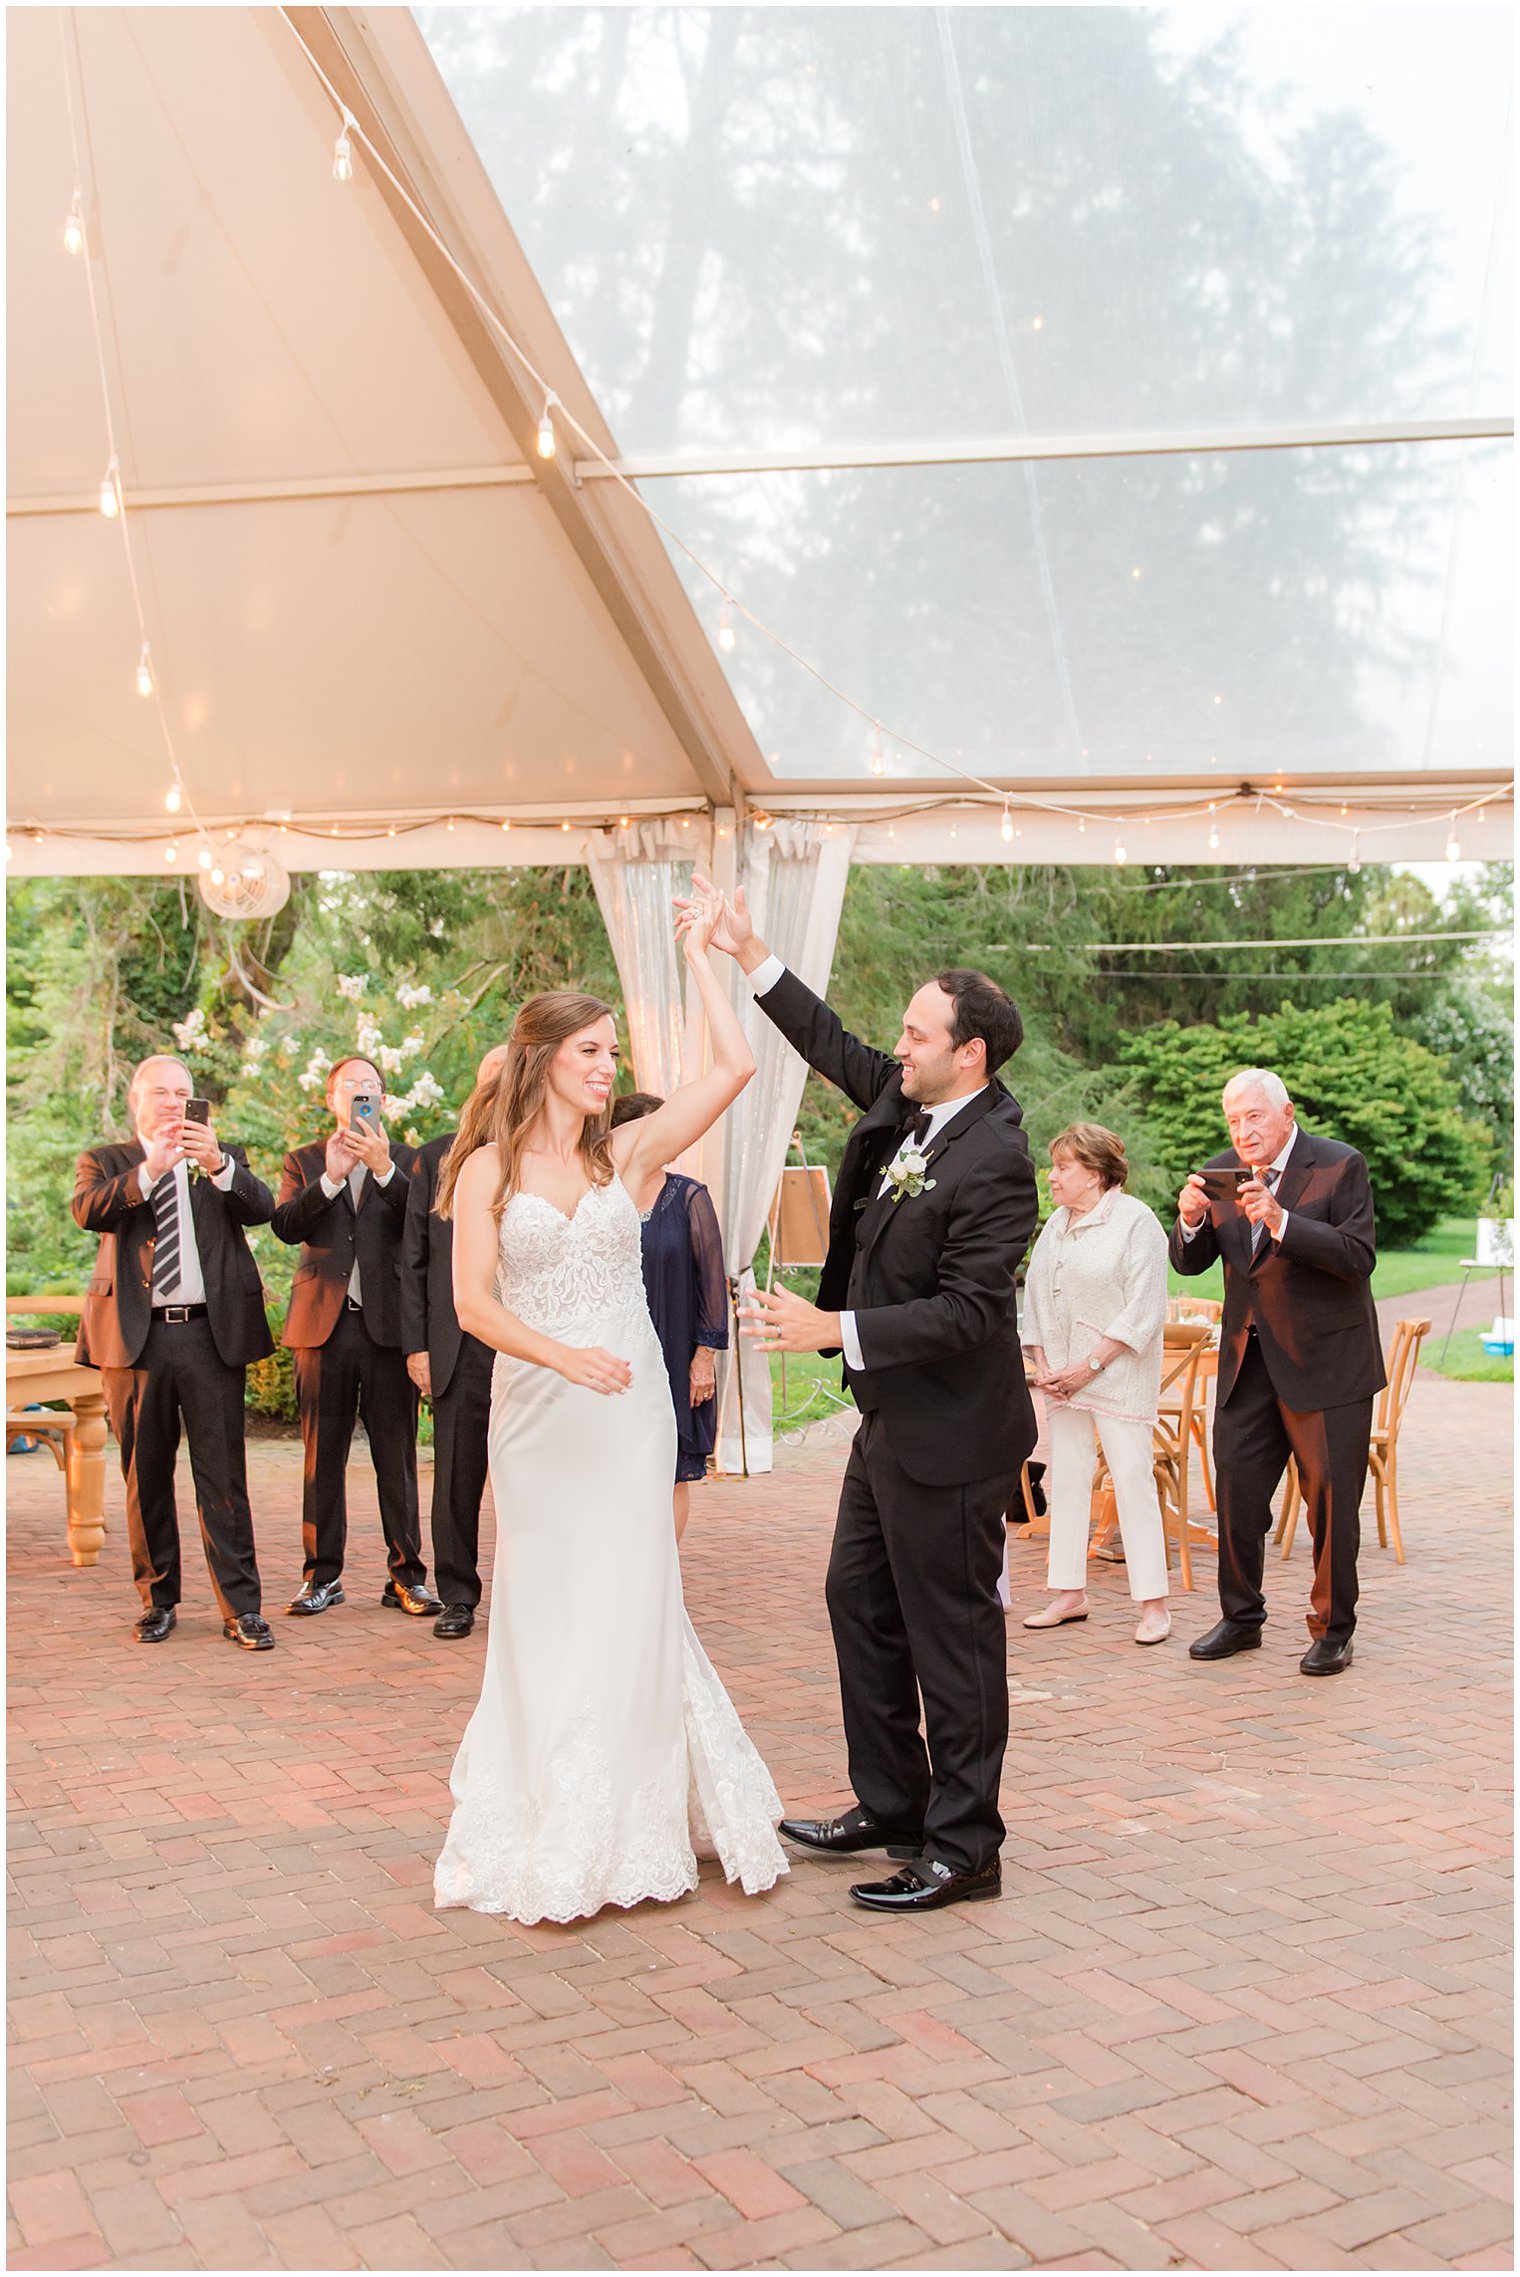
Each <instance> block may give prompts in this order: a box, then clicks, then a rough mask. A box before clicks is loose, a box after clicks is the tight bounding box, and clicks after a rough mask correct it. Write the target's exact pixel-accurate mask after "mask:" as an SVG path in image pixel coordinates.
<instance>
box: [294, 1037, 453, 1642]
mask: <svg viewBox="0 0 1520 2277" xmlns="http://www.w3.org/2000/svg"><path fill="white" fill-rule="evenodd" d="M383 1096H384V1090H383V1086H382V1084H381V1081H380V1073H379V1070H378V1068H376V1067H374V1066H373V1065H372V1064H371V1062H370V1061H369V1060H367V1059H344V1060H339V1062H338V1064H337V1066H336V1067H335V1068H334V1069H333V1070H332V1072H331V1074H330V1075H329V1076H328V1078H327V1104H328V1106H329V1107H330V1108H331V1109H332V1113H333V1129H332V1132H331V1135H330V1136H329V1137H328V1138H327V1139H326V1140H322V1139H318V1140H316V1141H314V1142H313V1144H312V1145H310V1146H300V1147H296V1148H295V1149H294V1150H293V1151H292V1152H291V1153H290V1154H287V1155H286V1157H285V1175H284V1178H283V1181H282V1183H281V1186H280V1200H279V1205H278V1207H277V1208H276V1210H275V1213H274V1230H275V1232H276V1233H277V1234H278V1235H279V1237H280V1239H281V1241H288V1242H291V1243H295V1242H299V1243H300V1244H301V1257H300V1262H299V1264H298V1265H297V1267H296V1277H295V1282H294V1285H293V1287H292V1289H291V1292H290V1310H289V1312H288V1313H287V1315H286V1318H285V1335H284V1342H285V1343H286V1344H287V1345H288V1346H289V1347H290V1348H291V1350H292V1351H293V1352H294V1353H295V1378H296V1399H297V1402H298V1404H299V1406H300V1410H301V1437H302V1439H303V1440H304V1441H305V1444H306V1481H305V1487H304V1490H303V1493H302V1498H301V1537H302V1542H303V1545H304V1549H305V1572H304V1578H303V1580H302V1584H301V1590H300V1594H299V1595H298V1596H297V1597H295V1598H294V1599H293V1600H292V1602H291V1603H290V1604H289V1605H287V1607H286V1608H285V1610H286V1611H287V1612H288V1613H325V1612H326V1611H327V1609H328V1607H329V1606H330V1605H341V1604H342V1603H343V1601H344V1599H343V1581H342V1575H343V1554H344V1550H345V1548H346V1546H347V1541H348V1495H347V1485H346V1472H347V1466H348V1450H349V1447H350V1446H351V1444H352V1442H353V1436H354V1423H355V1420H356V1419H358V1418H362V1420H363V1423H364V1429H365V1434H366V1436H367V1437H368V1439H369V1451H370V1459H371V1460H372V1462H373V1463H374V1466H375V1482H376V1486H377V1488H378V1490H379V1496H380V1523H381V1526H382V1527H383V1529H384V1532H385V1548H386V1561H387V1564H388V1566H389V1569H390V1579H389V1580H388V1581H387V1583H386V1585H385V1590H384V1593H383V1595H382V1596H381V1599H380V1602H381V1604H382V1605H391V1606H394V1607H395V1608H396V1609H397V1610H398V1611H400V1612H403V1613H412V1614H415V1615H417V1616H418V1617H419V1618H420V1617H421V1616H422V1615H424V1614H434V1613H438V1612H440V1611H441V1610H442V1608H441V1606H440V1605H439V1602H438V1600H437V1598H436V1597H433V1596H430V1595H429V1593H428V1587H427V1568H426V1567H425V1566H424V1564H423V1562H422V1529H421V1524H420V1521H419V1519H418V1514H417V1389H416V1386H415V1385H414V1384H413V1382H412V1380H411V1378H410V1376H409V1375H408V1374H407V1372H406V1361H405V1359H404V1357H403V1356H402V1351H401V1289H400V1277H401V1231H402V1226H403V1224H404V1222H405V1218H406V1196H407V1185H408V1181H409V1177H410V1173H411V1168H412V1164H413V1162H414V1161H415V1159H416V1157H415V1155H414V1153H413V1151H412V1149H411V1148H410V1147H409V1146H400V1145H396V1144H393V1143H392V1142H391V1141H390V1140H389V1139H387V1137H386V1135H385V1131H384V1128H383V1126H382V1124H381V1122H380V1107H381V1104H382V1100H383Z"/></svg>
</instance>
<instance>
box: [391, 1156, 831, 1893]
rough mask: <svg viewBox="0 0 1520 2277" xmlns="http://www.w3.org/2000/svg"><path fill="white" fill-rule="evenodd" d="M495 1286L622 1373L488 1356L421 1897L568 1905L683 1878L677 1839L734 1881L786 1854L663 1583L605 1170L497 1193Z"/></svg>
mask: <svg viewBox="0 0 1520 2277" xmlns="http://www.w3.org/2000/svg"><path fill="white" fill-rule="evenodd" d="M498 1288H499V1292H500V1296H501V1301H502V1303H503V1304H504V1305H505V1306H506V1307H507V1309H508V1311H510V1312H514V1313H516V1314H517V1316H518V1318H519V1319H520V1320H523V1321H526V1322H527V1323H528V1324H529V1325H530V1326H531V1327H533V1328H537V1329H541V1330H542V1331H543V1332H544V1333H545V1334H546V1335H549V1336H554V1337H557V1338H558V1339H559V1340H560V1341H561V1342H563V1343H566V1344H576V1345H590V1344H599V1345H601V1346H602V1347H603V1348H604V1349H605V1350H606V1351H609V1352H614V1353H616V1354H617V1355H618V1357H619V1358H621V1359H624V1360H627V1361H628V1362H629V1364H630V1366H631V1367H632V1370H633V1381H632V1383H631V1384H630V1386H629V1388H628V1389H627V1390H626V1391H624V1392H617V1393H613V1394H611V1395H608V1394H606V1393H601V1392H594V1391H586V1390H583V1389H581V1388H580V1387H579V1386H577V1385H573V1384H568V1383H566V1381H565V1379H564V1378H563V1376H559V1375H556V1374H555V1373H554V1372H553V1371H552V1370H551V1369H548V1368H539V1367H533V1366H530V1365H529V1364H528V1363H527V1362H526V1361H521V1360H509V1359H508V1358H506V1356H505V1355H504V1354H503V1355H498V1357H497V1361H496V1368H495V1374H494V1377H493V1380H492V1391H491V1423H490V1457H491V1490H492V1493H493V1495H494V1497H495V1502H496V1516H497V1526H496V1563H495V1568H494V1575H493V1580H492V1587H491V1626H490V1635H489V1637H488V1639H487V1643H486V1665H485V1680H484V1683H483V1685H482V1687H481V1694H480V1702H479V1705H478V1706H477V1707H476V1710H475V1713H474V1714H473V1716H472V1717H471V1718H470V1721H469V1725H468V1727H467V1729H466V1731H465V1735H464V1738H463V1740H462V1742H461V1744H460V1748H459V1753H458V1755H457V1757H456V1758H455V1762H454V1769H453V1774H452V1777H451V1780H450V1787H451V1790H452V1793H453V1797H454V1813H453V1817H452V1819H451V1820H450V1823H449V1831H448V1837H447V1840H446V1841H445V1843H444V1846H443V1853H442V1855H441V1857H440V1858H439V1860H438V1865H437V1869H436V1873H435V1877H434V1902H435V1903H436V1904H437V1905H439V1906H470V1907H473V1908H474V1909H475V1911H477V1912H479V1913H503V1914H508V1915H510V1916H511V1918H512V1919H513V1920H515V1921H523V1922H533V1921H572V1920H575V1919H578V1918H579V1917H581V1916H583V1915H586V1914H593V1913H596V1912H598V1911H599V1910H600V1908H601V1907H602V1906H604V1905H621V1906H628V1905H637V1904H639V1903H640V1901H641V1900H642V1899H645V1898H678V1897H680V1896H682V1895H683V1894H684V1893H685V1892H686V1891H687V1890H689V1889H693V1888H694V1887H695V1886H696V1881H697V1861H696V1855H695V1846H697V1845H700V1846H701V1847H702V1848H703V1849H704V1850H708V1852H709V1854H711V1852H712V1851H715V1852H716V1854H717V1856H718V1858H719V1859H720V1860H721V1862H722V1865H723V1869H724V1871H725V1873H726V1874H727V1876H728V1879H729V1880H730V1881H731V1882H735V1881H737V1882H739V1883H741V1884H742V1885H743V1887H744V1889H745V1890H746V1891H747V1892H749V1893H750V1894H751V1895H753V1894H754V1893H755V1892H757V1891H760V1890H766V1889H769V1888H770V1886H771V1884H772V1883H773V1882H775V1881H776V1879H777V1878H778V1876H780V1875H782V1874H784V1873H785V1872H786V1871H787V1865H786V1858H785V1854H784V1852H783V1851H782V1848H781V1845H780V1843H779V1841H778V1840H777V1838H776V1831H775V1829H776V1821H777V1820H778V1819H779V1818H780V1816H781V1803H780V1799H779V1797H778V1796H777V1793H776V1789H775V1787H774V1785H773V1783H772V1781H771V1777H770V1773H769V1772H768V1771H767V1770H766V1767H765V1765H764V1763H763V1762H762V1761H761V1759H760V1756H759V1755H758V1753H757V1752H756V1750H755V1748H754V1747H753V1746H752V1744H751V1743H750V1741H749V1739H748V1738H747V1736H746V1735H745V1732H744V1729H743V1726H742V1725H741V1724H740V1722H739V1719H738V1716H737V1715H736V1714H735V1713H734V1709H733V1705H732V1703H731V1701H730V1700H729V1697H728V1694H727V1693H726V1692H725V1691H724V1689H723V1686H722V1685H721V1683H720V1682H719V1681H718V1678H717V1676H716V1675H715V1674H714V1672H713V1669H712V1666H711V1664H710V1662H709V1661H708V1658H707V1655H706V1653H704V1651H703V1650H702V1647H701V1645H700V1644H699V1643H698V1641H697V1638H696V1634H695V1632H694V1631H693V1629H692V1626H691V1623H690V1621H689V1620H688V1619H687V1617H686V1610H685V1607H684V1605H683V1604H682V1602H681V1570H680V1565H679V1562H678V1559H677V1556H676V1539H675V1529H674V1525H673V1523H672V1519H671V1508H670V1500H671V1483H672V1481H673V1479H674V1477H675V1460H676V1432H675V1416H674V1413H673V1411H672V1408H671V1403H670V1386H669V1382H668V1379H667V1377H666V1373H665V1363H664V1358H663V1356H662V1354H661V1351H660V1345H659V1340H658V1339H657V1337H656V1335H655V1332H654V1325H653V1323H652V1322H651V1320H650V1317H649V1308H648V1305H647V1303H646V1302H645V1297H644V1276H643V1270H642V1266H641V1262H640V1243H639V1217H638V1212H637V1210H636V1209H635V1208H634V1205H633V1202H632V1199H631V1198H630V1196H629V1194H628V1191H627V1188H626V1187H625V1186H624V1185H623V1183H622V1180H621V1179H619V1178H614V1179H613V1181H612V1182H611V1184H610V1185H607V1186H601V1187H593V1188H591V1189H590V1191H589V1192H587V1193H586V1194H585V1195H584V1196H583V1197H582V1199H581V1202H580V1205H579V1207H578V1208H577V1210H576V1212H575V1215H574V1216H573V1217H571V1218H567V1217H566V1216H565V1215H564V1213H563V1211H561V1210H557V1209H556V1208H555V1207H554V1205H553V1204H552V1203H551V1202H548V1201H545V1200H544V1198H543V1196H542V1195H538V1194H524V1193H517V1194H514V1195H513V1196H512V1197H511V1199H510V1201H509V1202H508V1204H507V1207H506V1209H505V1210H504V1211H503V1213H502V1220H501V1268H500V1278H499V1281H498Z"/></svg>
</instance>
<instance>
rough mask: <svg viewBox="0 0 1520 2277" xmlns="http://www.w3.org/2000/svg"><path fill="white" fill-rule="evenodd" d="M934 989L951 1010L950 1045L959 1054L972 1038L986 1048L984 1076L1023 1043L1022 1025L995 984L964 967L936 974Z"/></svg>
mask: <svg viewBox="0 0 1520 2277" xmlns="http://www.w3.org/2000/svg"><path fill="white" fill-rule="evenodd" d="M934 978H935V982H936V985H937V986H938V987H940V988H942V989H943V990H944V992H945V994H946V995H947V996H948V997H949V998H950V1000H951V1002H952V1003H953V1004H954V1006H955V1012H954V1016H953V1017H952V1019H951V1022H950V1043H951V1046H952V1048H953V1049H954V1050H956V1051H959V1049H960V1047H961V1045H962V1044H969V1043H970V1041H971V1039H972V1037H973V1036H980V1037H981V1039H982V1042H983V1043H984V1044H985V1045H986V1047H987V1074H988V1076H989V1078H990V1077H992V1076H994V1075H996V1073H997V1071H998V1069H999V1068H1000V1067H1001V1066H1002V1064H1003V1062H1004V1060H1005V1059H1012V1057H1013V1055H1014V1053H1015V1052H1016V1051H1017V1050H1018V1048H1019V1046H1020V1044H1021V1043H1022V1042H1023V1041H1024V1023H1023V1021H1022V1020H1021V1019H1020V1018H1019V1008H1018V1006H1017V1005H1016V1004H1015V1003H1014V1001H1013V999H1012V997H1010V996H1005V995H1004V993H1003V991H1002V989H1000V988H999V987H998V984H997V982H996V981H995V980H989V979H988V977H987V975H986V974H985V973H984V972H972V971H970V970H969V968H967V967H966V966H964V965H955V966H952V968H951V970H950V971H949V972H941V973H936V974H935V976H934Z"/></svg>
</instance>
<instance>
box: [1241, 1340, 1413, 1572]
mask: <svg viewBox="0 0 1520 2277" xmlns="http://www.w3.org/2000/svg"><path fill="white" fill-rule="evenodd" d="M1429 1334H1430V1322H1429V1321H1428V1320H1399V1321H1395V1322H1394V1327H1393V1344H1392V1347H1391V1348H1390V1350H1389V1353H1388V1381H1387V1383H1386V1384H1385V1385H1384V1386H1383V1389H1382V1390H1381V1391H1380V1392H1379V1393H1378V1397H1377V1406H1376V1407H1375V1408H1374V1409H1373V1413H1372V1444H1371V1446H1370V1447H1369V1448H1368V1450H1367V1468H1368V1469H1369V1470H1370V1471H1371V1473H1372V1487H1373V1496H1374V1502H1375V1506H1376V1510H1377V1530H1378V1543H1379V1546H1380V1547H1381V1548H1382V1549H1385V1550H1386V1549H1387V1547H1388V1537H1389V1534H1390V1533H1391V1534H1392V1536H1393V1555H1394V1559H1395V1562H1396V1563H1397V1564H1399V1565H1402V1564H1403V1563H1404V1536H1403V1534H1402V1532H1401V1531H1400V1528H1399V1430H1400V1427H1401V1425H1402V1424H1403V1421H1404V1410H1405V1408H1406V1407H1407V1406H1408V1405H1409V1395H1410V1393H1411V1392H1412V1391H1413V1389H1414V1377H1415V1369H1416V1368H1417V1367H1418V1365H1419V1359H1420V1346H1421V1344H1422V1343H1423V1342H1424V1341H1425V1338H1426V1337H1427V1336H1428V1335H1429ZM1303 1499H1304V1495H1303V1488H1302V1486H1301V1485H1300V1483H1299V1476H1298V1465H1297V1463H1295V1462H1294V1461H1293V1460H1292V1459H1291V1458H1290V1459H1289V1462H1288V1476H1287V1485H1286V1490H1285V1492H1284V1494H1283V1506H1282V1516H1281V1517H1280V1518H1279V1519H1278V1521H1277V1539H1278V1541H1280V1542H1281V1544H1282V1554H1283V1556H1284V1557H1287V1556H1288V1555H1289V1554H1290V1552H1291V1551H1292V1548H1293V1536H1294V1534H1295V1532H1296V1531H1297V1528H1298V1513H1299V1510H1300V1509H1301V1508H1302V1505H1303Z"/></svg>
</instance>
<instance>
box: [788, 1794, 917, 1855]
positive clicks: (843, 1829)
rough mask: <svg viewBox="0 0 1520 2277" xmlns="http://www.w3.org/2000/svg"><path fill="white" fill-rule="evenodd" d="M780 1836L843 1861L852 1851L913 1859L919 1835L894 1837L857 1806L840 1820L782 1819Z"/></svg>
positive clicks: (876, 1820)
mask: <svg viewBox="0 0 1520 2277" xmlns="http://www.w3.org/2000/svg"><path fill="white" fill-rule="evenodd" d="M781 1832H782V1833H783V1834H784V1835H785V1836H786V1839H787V1841H788V1842H795V1843H796V1844H797V1846H798V1848H799V1849H802V1850H822V1851H826V1852H828V1853H829V1854H830V1855H831V1856H833V1857H844V1856H846V1855H847V1854H848V1853H849V1852H850V1851H852V1850H885V1852H886V1854H887V1856H888V1857H889V1858H916V1857H917V1856H918V1850H919V1845H920V1843H921V1842H922V1841H923V1839H924V1838H923V1836H922V1834H919V1835H912V1834H895V1833H892V1832H891V1831H890V1830H889V1829H888V1828H886V1827H884V1826H883V1825H882V1824H881V1822H880V1820H879V1819H874V1818H872V1816H871V1814H870V1812H869V1811H863V1810H862V1809H861V1808H860V1805H859V1804H858V1803H857V1804H856V1806H855V1808H854V1810H852V1811H846V1812H845V1814H844V1816H843V1817H842V1818H784V1819H783V1820H782V1821H781Z"/></svg>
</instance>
